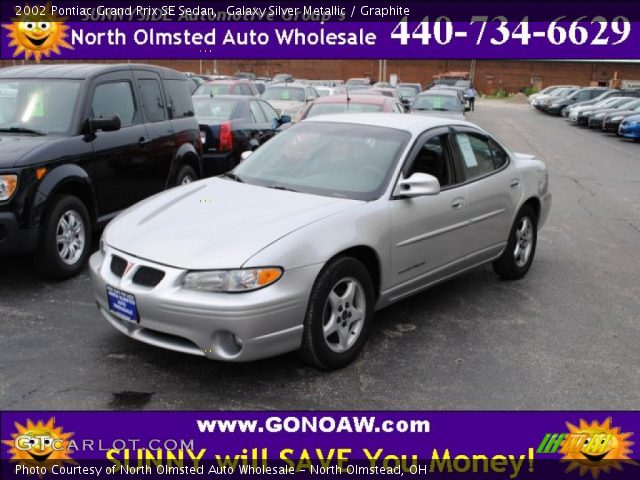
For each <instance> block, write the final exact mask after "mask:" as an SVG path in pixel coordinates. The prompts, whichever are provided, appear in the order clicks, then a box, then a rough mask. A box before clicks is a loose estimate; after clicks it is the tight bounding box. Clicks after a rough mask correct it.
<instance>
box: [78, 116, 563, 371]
mask: <svg viewBox="0 0 640 480" xmlns="http://www.w3.org/2000/svg"><path fill="white" fill-rule="evenodd" d="M244 157H245V159H244V161H243V162H242V163H241V164H240V165H239V166H238V167H237V168H236V169H235V170H234V171H233V172H231V173H228V174H226V175H225V176H223V177H218V178H211V179H206V180H202V181H199V182H194V183H191V184H188V185H184V186H181V187H178V188H175V189H172V190H170V191H167V192H164V193H161V194H159V195H156V196H154V197H151V198H149V199H147V200H145V201H143V202H141V203H139V204H137V205H135V206H134V207H132V208H130V209H129V210H127V211H125V212H124V213H122V214H121V215H119V216H118V217H117V218H116V219H115V220H113V221H112V222H111V223H110V224H109V226H108V227H107V228H106V230H105V232H104V234H103V237H102V239H101V242H100V250H99V251H98V252H96V253H95V254H94V255H93V256H92V257H91V261H90V267H91V276H92V280H93V284H94V288H95V298H96V301H97V303H98V306H99V309H100V311H101V313H102V314H103V316H104V317H105V318H106V320H107V321H108V322H109V323H110V324H111V325H113V327H114V328H116V329H117V330H119V331H120V332H122V333H123V334H125V335H128V336H130V337H131V338H134V339H136V340H139V341H142V342H145V343H149V344H152V345H155V346H158V347H162V348H166V349H170V350H175V351H178V352H184V353H190V354H194V355H201V356H205V357H208V358H211V359H216V360H225V361H248V360H255V359H259V358H264V357H267V356H272V355H278V354H281V353H285V352H289V351H294V350H297V351H299V352H300V353H301V355H302V356H303V358H305V359H306V360H307V361H309V362H310V363H312V364H314V365H316V366H318V367H320V368H323V369H334V368H339V367H342V366H344V365H346V364H348V363H349V362H350V361H351V360H353V358H354V357H355V356H356V355H357V354H358V352H359V351H360V350H361V348H362V346H363V344H364V342H365V341H366V338H367V335H368V333H369V331H370V329H371V327H372V323H373V318H374V311H376V310H378V309H381V308H383V307H385V306H387V305H389V304H391V303H393V302H397V301H399V300H402V299H404V298H406V297H408V296H409V295H412V294H415V293H417V292H420V291H422V290H424V289H426V288H428V287H430V286H432V285H434V284H436V283H438V282H442V281H444V280H447V279H449V278H451V277H453V276H455V275H459V274H461V273H462V272H465V271H467V270H469V269H472V268H474V267H476V266H478V265H481V264H483V263H486V262H492V263H493V267H494V269H495V271H496V273H497V274H498V275H499V276H501V277H503V278H507V279H519V278H521V277H522V276H524V275H525V274H526V273H527V271H528V270H529V267H530V266H531V263H532V261H533V258H534V254H535V250H536V240H537V232H538V229H539V228H540V227H541V226H542V225H543V223H544V222H545V220H546V218H547V215H548V213H549V209H550V206H551V194H550V192H549V189H548V176H547V169H546V167H545V165H544V163H543V162H541V161H540V160H537V159H536V158H534V157H533V156H532V155H525V154H519V153H512V152H510V151H509V150H508V149H507V148H505V147H504V146H503V145H501V144H500V143H499V142H498V141H497V140H495V139H494V138H493V137H492V136H491V135H489V134H488V133H487V132H485V131H483V130H481V129H480V128H478V127H477V126H475V125H473V124H471V123H468V122H464V121H451V120H445V119H441V118H432V117H428V116H412V115H402V114H342V115H334V116H324V117H314V118H313V119H311V120H307V121H304V122H301V123H300V124H298V125H295V126H294V127H292V128H290V129H288V130H287V131H285V132H283V133H281V134H279V135H278V136H276V137H275V138H274V139H273V140H270V141H269V142H268V143H266V144H264V145H263V146H261V147H260V148H259V149H258V150H256V151H255V152H254V153H253V154H251V155H246V154H245V155H244Z"/></svg>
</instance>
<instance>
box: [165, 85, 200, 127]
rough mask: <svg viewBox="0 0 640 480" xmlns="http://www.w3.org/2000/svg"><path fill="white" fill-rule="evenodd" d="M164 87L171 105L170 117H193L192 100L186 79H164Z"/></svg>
mask: <svg viewBox="0 0 640 480" xmlns="http://www.w3.org/2000/svg"><path fill="white" fill-rule="evenodd" d="M164 87H165V91H166V92H167V100H168V102H169V107H171V112H172V113H171V118H174V119H175V118H185V117H193V102H192V100H191V95H190V93H189V85H188V84H187V80H165V81H164Z"/></svg>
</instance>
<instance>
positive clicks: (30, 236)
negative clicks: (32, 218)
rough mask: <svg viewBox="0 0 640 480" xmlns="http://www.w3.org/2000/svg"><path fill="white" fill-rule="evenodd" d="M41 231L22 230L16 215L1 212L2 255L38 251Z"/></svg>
mask: <svg viewBox="0 0 640 480" xmlns="http://www.w3.org/2000/svg"><path fill="white" fill-rule="evenodd" d="M39 237H40V229H37V228H20V227H19V226H18V220H17V219H16V216H15V214H13V213H11V212H0V254H2V255H5V254H6V255H8V254H20V253H29V252H32V251H34V250H35V249H36V247H37V245H38V238H39Z"/></svg>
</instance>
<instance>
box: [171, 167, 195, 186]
mask: <svg viewBox="0 0 640 480" xmlns="http://www.w3.org/2000/svg"><path fill="white" fill-rule="evenodd" d="M196 180H198V174H197V173H196V171H195V170H194V169H193V168H192V167H190V166H189V165H184V166H183V167H182V168H181V169H180V171H179V172H178V176H177V177H176V186H179V185H186V184H188V183H191V182H195V181H196Z"/></svg>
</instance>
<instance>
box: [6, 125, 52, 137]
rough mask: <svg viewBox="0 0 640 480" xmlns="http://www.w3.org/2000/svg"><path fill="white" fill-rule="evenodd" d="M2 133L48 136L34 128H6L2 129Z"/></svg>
mask: <svg viewBox="0 0 640 480" xmlns="http://www.w3.org/2000/svg"><path fill="white" fill-rule="evenodd" d="M0 132H11V133H32V134H34V135H40V136H42V135H46V133H44V132H43V131H42V130H35V129H33V128H25V127H4V128H0Z"/></svg>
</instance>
